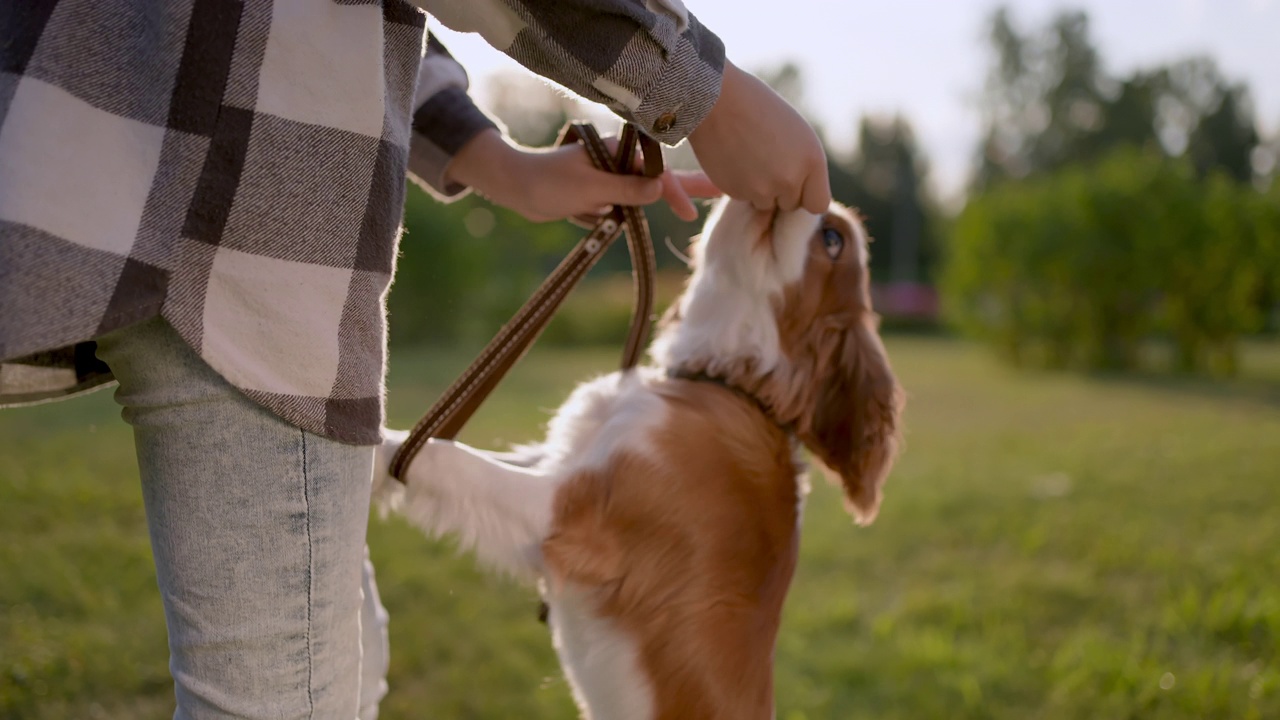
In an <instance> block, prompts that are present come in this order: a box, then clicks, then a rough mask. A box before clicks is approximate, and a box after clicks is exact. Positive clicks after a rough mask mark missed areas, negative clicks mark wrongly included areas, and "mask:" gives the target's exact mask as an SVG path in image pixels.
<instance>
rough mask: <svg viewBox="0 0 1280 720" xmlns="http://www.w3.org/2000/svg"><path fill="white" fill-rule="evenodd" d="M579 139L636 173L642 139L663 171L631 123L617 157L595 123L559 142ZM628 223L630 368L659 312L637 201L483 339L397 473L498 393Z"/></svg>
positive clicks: (608, 161) (654, 170)
mask: <svg viewBox="0 0 1280 720" xmlns="http://www.w3.org/2000/svg"><path fill="white" fill-rule="evenodd" d="M569 142H580V143H582V145H583V147H585V148H586V150H587V154H588V156H590V158H591V162H592V164H594V165H595V166H596V167H597V168H599V169H601V170H605V171H608V172H615V173H626V174H630V173H631V172H632V168H633V166H634V163H635V157H636V150H637V144H638V147H639V148H640V149H641V152H642V153H643V158H644V173H645V175H647V176H649V177H657V176H659V175H661V174H662V151H661V148H660V147H658V144H657V142H656V141H655V140H653V139H652V138H649V137H648V136H646V135H644V134H643V133H641V132H639V131H638V130H636V128H635V127H634V126H633V125H631V124H627V125H626V126H625V127H624V128H623V131H622V136H621V137H620V139H619V143H618V154H617V156H612V155H610V153H609V149H608V147H607V146H606V145H605V143H604V141H603V140H602V139H601V138H600V134H599V133H597V132H596V130H595V128H594V127H592V126H591V125H589V124H585V123H575V124H572V125H570V126H568V127H567V128H566V129H565V132H564V133H563V135H562V137H561V143H562V144H564V143H569ZM624 227H625V228H626V230H627V240H628V246H629V248H630V251H631V264H632V267H633V269H634V285H635V310H634V312H633V315H632V319H631V330H630V332H629V334H628V336H627V343H626V346H625V348H624V349H623V355H622V368H623V369H624V370H627V369H631V368H633V367H635V366H636V364H637V363H638V362H639V360H640V355H641V353H642V352H643V351H644V346H645V341H646V340H647V339H648V337H649V329H650V325H651V322H652V314H653V276H654V266H655V262H654V253H653V242H652V239H651V238H650V236H649V224H648V221H647V220H645V216H644V212H643V211H641V210H640V209H639V208H637V207H630V206H628V207H618V206H615V207H614V208H613V209H612V210H611V211H610V212H609V213H608V214H606V215H605V216H604V217H601V218H599V220H598V221H597V222H596V223H595V226H594V227H592V228H591V232H589V233H588V234H587V236H586V237H584V238H583V239H582V240H581V241H579V242H578V244H577V245H576V246H575V247H574V248H573V250H571V251H570V252H569V255H568V257H566V258H565V259H564V260H563V261H561V263H560V264H559V265H558V266H557V267H556V269H555V270H554V271H552V273H551V275H549V276H548V277H547V279H546V280H544V281H543V282H542V284H541V285H540V286H539V287H538V289H537V290H536V291H534V293H533V296H532V297H530V298H529V300H528V301H527V302H526V303H525V304H524V306H522V307H521V308H520V310H519V311H517V312H516V314H515V317H513V318H511V320H510V321H508V322H507V324H506V325H504V326H503V327H502V329H501V330H499V331H498V334H497V335H496V336H494V338H493V340H490V341H489V344H488V345H486V346H485V348H484V350H482V351H481V352H480V355H479V357H477V358H476V359H475V360H474V361H473V362H472V363H471V365H470V366H469V367H468V368H467V369H466V370H465V371H464V372H463V373H462V375H461V376H459V377H458V379H457V380H455V381H454V382H453V384H452V385H450V386H449V388H448V389H447V390H445V392H444V394H443V395H441V396H440V399H439V400H437V401H436V403H435V405H433V406H432V407H431V409H430V410H428V411H427V414H426V415H424V416H423V418H422V419H421V420H419V421H418V424H417V425H415V426H414V428H413V430H412V431H411V432H410V433H409V437H408V438H407V439H406V440H405V442H404V444H403V445H401V446H400V449H399V450H398V451H397V452H396V454H395V457H393V458H392V459H391V468H390V473H391V476H392V477H394V478H396V479H397V480H403V473H404V470H405V468H407V467H408V466H409V463H410V462H411V461H412V460H413V458H414V456H416V455H417V454H418V452H419V451H420V450H421V449H422V446H423V445H425V444H426V442H427V440H429V439H430V438H442V439H446V440H451V439H453V438H455V437H457V435H458V433H459V432H460V431H461V430H462V428H463V426H464V425H466V423H467V421H468V420H470V419H471V416H472V415H474V414H475V412H476V410H477V409H479V407H480V405H481V403H483V402H484V400H485V398H487V397H488V396H489V394H490V393H491V392H493V390H494V388H496V387H497V386H498V383H499V382H501V381H502V378H503V377H505V376H506V374H507V372H508V371H509V370H510V369H511V368H512V366H514V365H515V364H516V362H518V361H519V360H520V358H521V357H523V356H524V354H525V353H526V352H528V350H529V347H530V346H531V345H533V341H534V340H536V339H537V338H538V335H540V334H541V333H542V330H543V329H544V328H545V327H546V326H547V323H549V322H550V321H551V317H552V315H554V314H555V311H556V309H557V308H559V307H560V304H561V303H562V302H563V301H564V299H565V297H567V296H568V294H569V291H570V290H572V289H573V288H574V286H576V285H577V284H578V281H580V280H581V279H582V278H583V276H585V275H586V274H587V271H588V270H590V269H591V268H592V266H594V265H595V264H596V262H597V261H599V259H600V257H601V256H602V255H604V251H605V250H606V249H608V247H609V245H611V244H612V243H613V241H614V240H616V239H618V236H619V235H621V234H622V231H623V228H624Z"/></svg>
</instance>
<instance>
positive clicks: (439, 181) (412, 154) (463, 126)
mask: <svg viewBox="0 0 1280 720" xmlns="http://www.w3.org/2000/svg"><path fill="white" fill-rule="evenodd" d="M467 88H468V80H467V74H466V71H465V70H463V68H462V66H461V65H459V64H458V63H457V62H456V61H455V60H454V59H453V57H452V56H451V55H450V54H449V51H448V50H446V49H445V47H444V46H443V45H441V44H440V43H439V42H437V41H436V40H435V38H431V39H430V40H429V41H428V43H427V53H426V55H424V56H423V58H422V62H421V65H420V67H419V70H418V88H417V92H416V93H415V98H414V106H413V107H414V112H413V136H412V140H411V142H410V149H409V172H410V175H411V177H414V178H416V179H417V180H418V181H419V182H420V183H422V184H424V185H426V186H427V187H429V188H430V189H431V190H432V191H434V192H435V194H437V195H440V196H443V197H456V196H458V195H459V194H461V193H462V192H463V191H464V190H465V189H466V188H467V187H468V186H469V183H467V182H466V181H463V180H461V179H459V178H451V177H449V175H448V170H449V167H450V166H451V165H452V164H453V159H454V157H455V156H457V155H458V154H459V153H460V152H462V151H463V150H464V148H466V147H468V146H470V145H471V144H472V141H473V140H474V139H475V138H476V137H477V136H479V135H481V134H482V133H486V132H487V131H491V132H490V134H494V135H497V134H498V133H497V125H496V124H495V123H494V122H493V120H491V119H490V118H489V117H488V116H487V115H485V114H484V113H483V112H481V111H480V109H479V108H478V107H476V105H475V103H474V102H472V100H471V98H470V96H469V95H468V94H467Z"/></svg>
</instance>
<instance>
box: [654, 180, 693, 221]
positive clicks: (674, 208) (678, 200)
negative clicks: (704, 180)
mask: <svg viewBox="0 0 1280 720" xmlns="http://www.w3.org/2000/svg"><path fill="white" fill-rule="evenodd" d="M661 179H662V199H663V200H666V201H667V204H668V205H670V206H671V212H673V213H675V215H676V217H678V218H680V219H681V220H684V221H685V222H692V221H694V220H697V219H698V208H696V207H694V206H693V201H692V200H690V199H689V193H688V191H687V190H685V189H684V185H683V184H682V183H681V182H680V179H679V178H677V177H676V176H675V174H674V173H670V172H665V173H662V178H661Z"/></svg>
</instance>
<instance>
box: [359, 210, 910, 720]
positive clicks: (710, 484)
mask: <svg viewBox="0 0 1280 720" xmlns="http://www.w3.org/2000/svg"><path fill="white" fill-rule="evenodd" d="M866 244H867V237H866V233H865V231H864V230H863V228H862V226H861V224H860V223H859V222H858V221H857V219H856V218H855V217H854V216H853V215H852V214H850V213H849V212H848V211H847V210H845V209H844V208H841V207H838V206H834V205H833V206H832V208H831V209H830V211H829V212H827V213H826V214H825V215H822V216H817V215H812V214H809V213H806V212H804V211H795V212H789V213H761V212H757V211H755V210H753V209H752V208H751V207H750V206H749V205H746V204H744V203H740V202H737V201H724V202H722V203H721V204H720V205H719V206H718V207H717V208H716V210H715V211H714V212H713V214H712V217H711V218H710V219H709V220H708V223H707V227H706V230H705V232H704V233H703V235H702V237H701V239H699V240H697V241H696V242H695V245H694V248H693V258H694V260H693V263H694V273H693V275H692V277H691V278H690V281H689V284H688V287H687V288H686V290H685V292H684V294H683V295H682V296H681V298H680V299H679V300H678V302H677V303H676V304H675V306H674V307H673V308H672V310H671V311H670V312H669V313H668V316H667V317H666V318H665V319H664V323H663V327H662V329H661V331H660V334H659V337H658V339H657V340H656V341H655V342H654V345H653V347H652V348H651V355H652V358H653V361H654V363H653V367H649V368H644V369H641V370H637V371H633V372H628V373H615V374H612V375H607V376H604V377H601V378H598V379H596V380H594V381H591V382H588V383H584V384H583V385H581V386H579V387H578V389H577V390H576V391H575V392H574V393H573V395H572V396H571V397H570V398H569V400H568V401H567V402H566V403H565V404H564V405H563V406H562V407H561V408H560V409H559V411H558V412H557V414H556V416H555V419H554V420H553V421H552V422H551V424H550V427H549V429H548V433H547V437H546V440H545V441H544V442H543V443H542V444H541V445H537V446H532V447H525V448H518V449H517V450H515V451H514V452H512V453H505V454H498V453H487V452H483V451H479V450H475V449H473V448H469V447H467V446H465V445H462V444H460V443H454V442H440V441H432V442H430V443H429V444H428V445H427V446H426V447H425V448H424V450H423V451H422V453H421V454H419V456H418V457H417V458H416V459H415V460H414V461H413V463H412V464H411V465H410V467H409V469H408V471H407V474H406V475H407V476H406V481H407V484H406V486H405V487H404V488H403V489H398V488H396V487H395V483H394V481H389V480H388V479H387V478H386V477H385V468H386V467H387V464H388V463H389V460H390V457H391V454H392V453H393V452H394V450H395V449H396V448H397V447H398V446H399V443H400V442H402V441H403V439H404V434H403V433H395V432H390V431H389V432H388V434H387V437H388V439H387V441H386V443H385V444H384V446H383V448H382V449H381V452H380V458H381V460H380V462H381V467H382V473H381V475H382V476H383V477H381V478H380V479H379V480H380V486H381V487H382V488H384V489H388V490H390V491H391V494H392V495H395V496H396V497H395V498H394V499H393V504H394V505H395V507H396V508H397V509H398V510H399V511H400V512H402V513H404V514H405V515H406V516H407V517H409V518H410V519H411V520H412V521H413V522H414V523H416V524H417V525H418V526H419V527H421V528H423V529H424V530H426V531H428V532H431V533H434V534H450V535H454V536H456V537H458V538H459V541H460V543H461V545H462V547H463V548H465V549H469V550H474V551H475V552H476V554H477V556H478V557H479V558H480V560H481V561H482V562H484V563H485V564H487V565H488V566H490V567H493V568H496V569H498V570H501V571H504V572H507V573H510V574H512V575H515V576H517V577H520V578H529V579H536V580H537V582H538V584H539V587H540V589H541V592H542V594H543V597H544V599H545V601H546V602H547V604H548V606H549V608H550V614H549V624H550V626H551V630H552V634H553V640H554V643H555V646H556V649H557V652H558V653H559V656H560V660H561V663H562V665H563V666H564V669H565V672H566V674H567V675H568V677H569V680H570V683H571V685H572V687H573V689H574V695H575V697H576V699H577V701H578V704H579V706H580V708H581V710H582V713H583V716H584V717H587V718H593V719H594V720H651V719H654V718H663V719H675V718H689V719H694V718H697V719H702V718H708V719H710V718H734V719H742V718H748V719H752V718H771V717H772V716H773V681H772V656H773V645H774V641H775V639H776V637H777V632H778V624H779V619H780V616H781V610H782V604H783V601H784V599H785V597H786V592H787V588H788V586H789V585H790V582H791V577H792V573H793V571H794V568H795V563H796V553H797V548H798V539H799V526H800V511H801V507H802V504H803V498H804V495H805V492H806V487H805V485H804V479H803V477H804V472H803V467H802V465H801V463H800V449H801V448H802V447H803V448H807V449H808V450H809V451H810V453H811V454H812V455H813V456H814V457H816V458H817V459H818V460H819V461H821V463H822V464H823V465H825V466H826V467H827V468H829V469H830V470H831V471H832V472H833V473H834V474H835V475H836V476H838V477H839V479H840V482H841V484H842V486H843V488H844V491H845V496H846V498H847V501H848V507H849V509H850V511H851V512H852V513H853V515H854V517H855V518H856V519H857V520H858V521H859V522H861V523H867V522H870V521H871V520H873V519H874V518H875V515H876V512H877V510H878V508H879V506H880V501H881V497H882V486H883V483H884V480H885V477H886V476H887V475H888V472H889V469H890V467H891V466H892V464H893V461H894V458H895V456H896V454H897V451H898V445H899V414H900V412H901V407H902V392H901V390H900V388H899V387H898V383H897V381H896V380H895V378H894V376H893V373H892V371H891V370H890V366H889V362H888V359H887V357H886V355H885V352H884V347H883V346H882V345H881V343H880V339H879V337H878V336H877V332H876V328H877V318H876V316H875V314H874V312H873V311H872V309H871V303H870V293H869V278H868V274H867V247H866Z"/></svg>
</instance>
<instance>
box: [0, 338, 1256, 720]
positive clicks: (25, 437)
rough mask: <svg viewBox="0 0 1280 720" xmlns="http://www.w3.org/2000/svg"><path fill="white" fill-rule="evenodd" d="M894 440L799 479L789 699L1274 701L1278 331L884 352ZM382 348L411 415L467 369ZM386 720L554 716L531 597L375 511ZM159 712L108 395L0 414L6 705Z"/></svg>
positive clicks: (529, 382)
mask: <svg viewBox="0 0 1280 720" xmlns="http://www.w3.org/2000/svg"><path fill="white" fill-rule="evenodd" d="M889 350H890V353H891V355H892V356H893V358H894V361H895V363H896V366H897V368H898V370H899V374H900V375H901V378H902V380H903V382H904V384H905V385H906V387H907V388H908V390H909V392H910V397H911V401H910V403H911V404H910V408H909V411H908V421H909V434H908V448H907V451H906V454H905V455H904V457H903V459H902V461H901V463H900V464H899V467H898V469H897V471H896V472H895V473H894V475H893V476H892V477H891V478H890V482H889V486H888V493H887V499H886V503H885V506H884V509H883V512H882V514H881V517H880V519H879V520H878V521H877V523H876V524H875V525H874V526H872V527H871V528H869V529H865V530H860V529H856V528H854V527H853V526H852V525H851V524H850V522H849V521H848V519H847V518H846V517H845V515H844V514H843V512H842V510H841V509H840V503H839V498H838V495H837V494H836V493H835V492H834V491H833V490H832V489H831V488H829V487H827V486H826V485H824V484H822V483H820V482H819V483H815V486H814V493H813V496H812V498H811V499H810V502H809V506H808V512H807V516H806V523H805V531H804V542H803V555H802V558H801V562H800V570H799V574H798V577H797V579H796V582H795V584H794V586H793V587H792V591H791V596H790V599H789V602H788V605H787V611H786V618H785V621H784V624H783V628H782V633H781V636H780V638H779V642H778V652H777V671H776V674H777V679H778V702H779V718H781V719H782V720H800V719H802V718H808V719H817V718H823V719H826V718H842V719H843V718H1276V717H1280V653H1278V652H1277V648H1278V646H1280V482H1277V481H1280V348H1276V347H1265V346H1259V347H1255V348H1251V349H1250V352H1249V353H1248V354H1247V355H1246V363H1247V365H1246V377H1245V379H1243V380H1240V381H1237V382H1234V383H1230V384H1220V383H1218V384H1215V383H1201V382H1195V381H1180V380H1170V379H1164V378H1153V379H1145V380H1143V379H1138V380H1124V379H1113V378H1081V377H1076V376H1067V375H1054V374H1027V373H1022V374H1019V373H1014V372H1012V371H1009V370H1006V369H1004V368H1003V367H1001V366H999V365H997V364H996V363H994V362H993V361H991V360H990V359H989V358H988V357H987V356H986V355H985V354H984V353H983V352H982V351H980V350H978V349H976V348H973V347H971V346H968V345H964V344H961V343H956V342H952V341H947V340H939V339H928V338H911V339H907V338H895V339H891V340H890V342H889ZM616 355H617V352H616V351H614V350H612V349H610V350H608V351H577V352H574V351H566V350H546V351H537V352H535V353H534V354H533V355H531V357H530V358H529V360H528V361H526V362H525V363H524V364H523V365H522V366H521V367H520V368H519V369H518V370H517V372H516V374H515V375H513V376H512V377H511V378H510V380H509V381H508V383H507V384H506V385H505V386H504V387H503V388H502V389H501V391H500V392H499V394H498V395H497V396H496V397H495V398H494V399H493V401H492V402H491V403H490V404H489V405H488V406H486V407H485V409H484V410H483V412H482V413H481V415H480V416H478V417H477V418H476V419H475V420H474V421H473V424H472V425H471V426H470V427H469V429H468V433H467V439H469V440H470V441H471V442H473V443H477V444H482V445H492V444H494V443H497V442H509V441H519V440H527V439H531V438H533V437H535V436H536V435H537V433H538V427H539V425H540V424H541V423H542V422H543V421H544V420H545V419H546V418H547V416H548V413H549V412H550V410H551V409H552V408H554V407H555V406H556V405H557V404H558V403H559V401H560V400H561V399H562V397H563V396H564V394H565V393H566V392H567V391H568V389H569V388H570V387H571V386H572V385H573V383H575V382H576V381H578V380H580V379H582V378H584V377H586V376H588V375H589V374H591V373H593V372H596V371H604V370H607V369H609V368H610V366H611V365H612V364H613V363H614V362H616ZM465 360H466V357H465V354H464V353H452V354H449V355H447V356H446V355H442V354H433V353H429V352H416V353H414V352H402V353H398V354H397V355H395V357H394V363H393V373H392V379H391V387H392V393H391V398H392V399H391V408H390V413H391V419H392V422H393V424H396V425H399V426H404V425H407V424H409V423H411V422H413V421H414V420H415V419H416V417H417V415H418V414H419V413H420V412H421V411H422V410H424V409H425V408H426V406H427V405H428V404H429V403H430V402H431V400H432V399H433V398H434V397H435V394H436V393H437V392H438V391H439V390H440V388H441V387H442V385H443V384H444V383H445V382H447V381H448V380H449V379H450V378H451V376H452V374H453V373H454V372H456V371H457V370H458V369H459V368H460V367H461V365H462V364H463V363H464V362H465ZM370 542H371V545H372V549H373V553H374V556H375V560H376V562H377V563H378V569H379V583H380V585H381V588H382V591H383V599H384V601H385V602H386V604H387V606H388V607H389V609H390V611H391V614H392V625H391V634H392V644H393V651H392V677H391V684H392V691H391V695H390V697H388V699H387V701H386V703H385V704H384V714H383V717H385V718H388V719H399V718H405V719H409V718H566V717H571V716H572V714H573V710H572V705H571V703H570V701H569V698H568V691H567V688H566V686H565V683H564V681H563V679H562V678H561V677H560V674H559V672H558V669H557V666H556V663H555V659H554V656H553V654H552V652H551V649H550V645H549V641H548V639H547V636H546V632H545V629H544V628H543V627H542V626H541V625H539V624H538V622H537V621H536V620H535V618H534V609H535V597H534V594H533V592H532V591H530V590H527V589H523V588H518V587H514V586H512V585H510V584H508V583H506V582H504V581H500V580H495V579H492V578H489V577H487V576H485V575H483V574H481V573H479V572H477V571H476V570H475V569H474V567H473V566H472V564H471V562H470V560H468V559H467V558H459V557H456V555H455V553H454V551H453V550H452V549H451V548H450V547H449V546H448V545H447V544H439V543H432V542H428V541H426V540H424V539H423V538H422V537H421V536H419V535H418V534H417V533H416V532H414V531H412V530H411V529H409V528H407V527H405V526H404V525H402V524H400V523H398V522H383V521H379V520H375V521H374V523H373V527H372V529H371V539H370ZM171 711H172V700H171V689H170V681H169V679H168V675H167V670H166V649H165V640H164V628H163V621H162V615H161V610H160V604H159V600H158V597H157V593H156V590H155V587H154V577H153V572H152V569H151V565H150V553H149V550H148V547H147V539H146V530H145V527H144V524H143V515H142V509H141V501H140V499H139V493H138V490H137V480H136V476H135V465H134V460H133V459H132V443H131V440H130V437H129V433H128V430H127V428H126V427H124V425H123V424H122V423H121V422H120V421H119V420H118V419H117V411H116V409H115V407H114V405H113V404H112V401H111V398H110V394H109V393H99V394H97V395H95V396H91V397H88V398H83V399H80V400H77V401H72V402H70V403H62V404H59V405H52V406H44V407H38V408H32V409H25V410H15V411H11V412H5V413H0V718H24V719H27V718H33V719H40V718H161V717H167V716H168V715H169V714H170V713H171Z"/></svg>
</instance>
